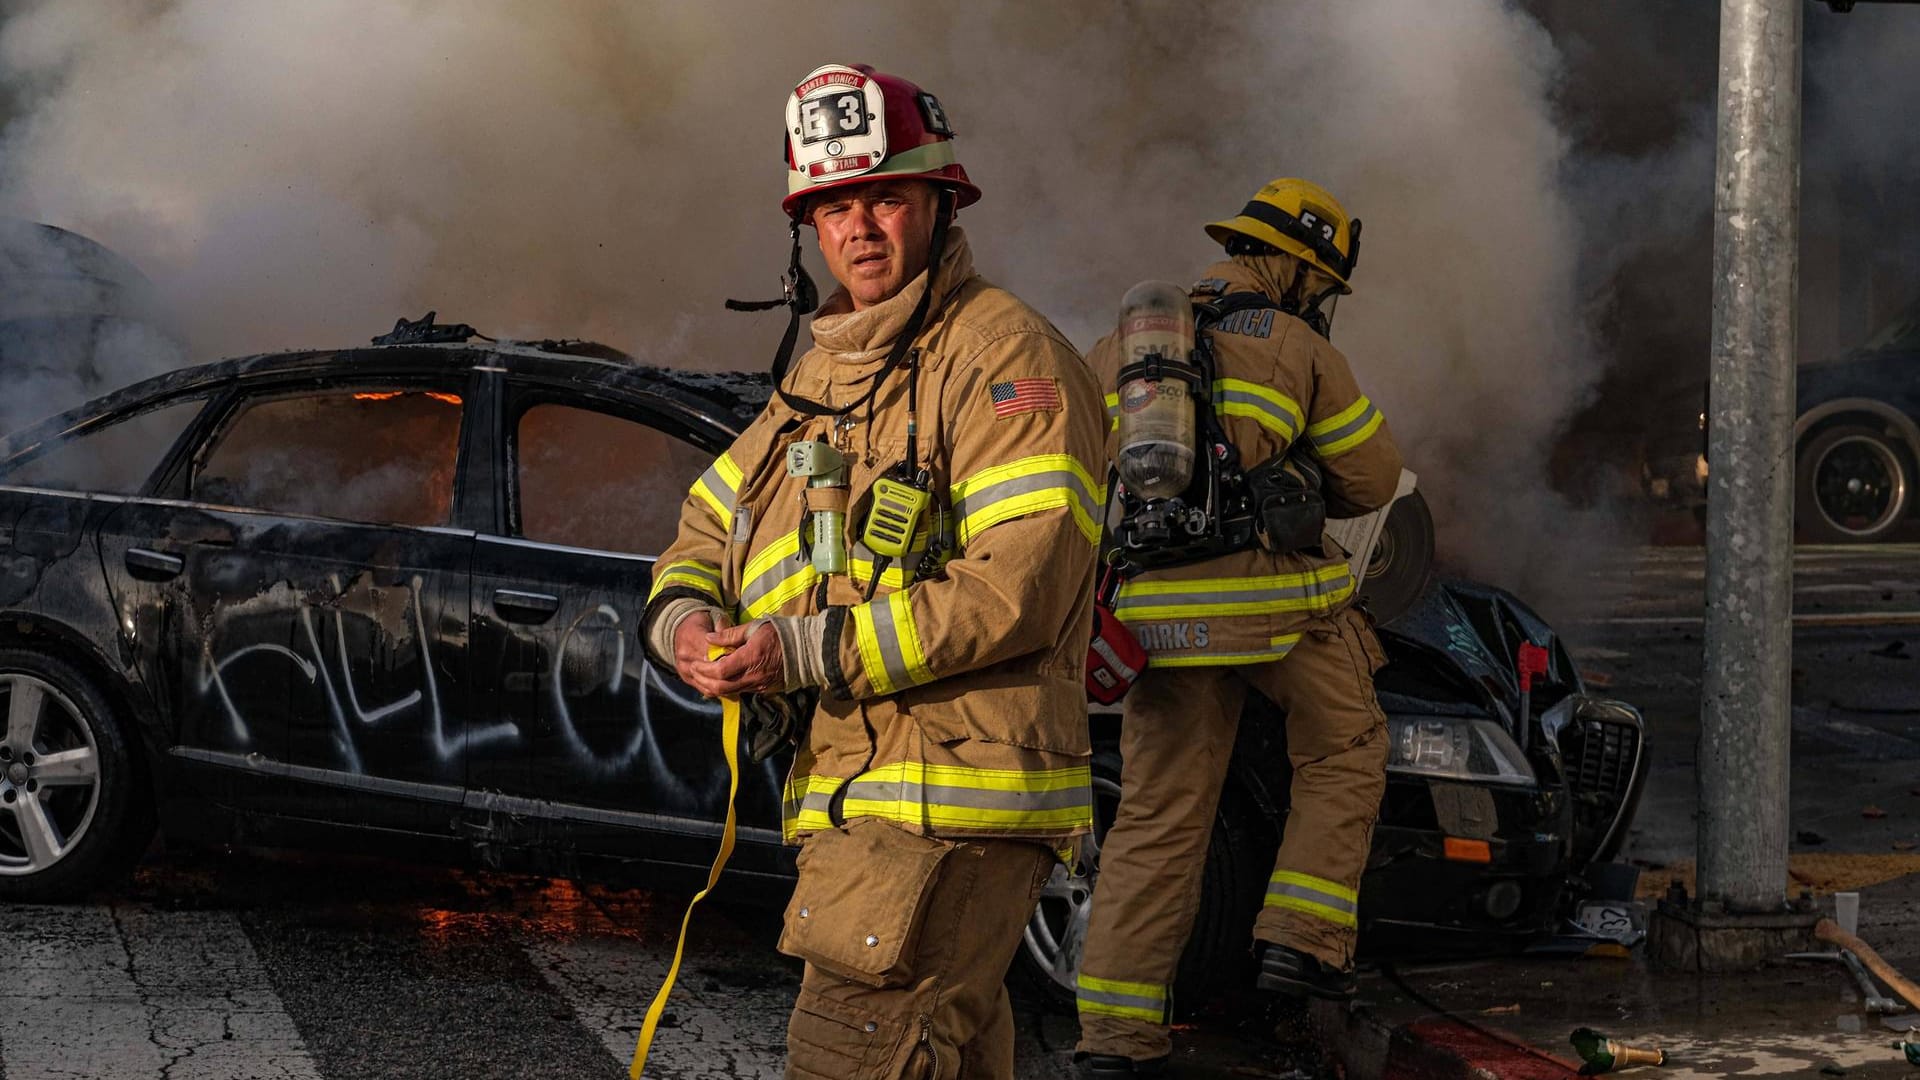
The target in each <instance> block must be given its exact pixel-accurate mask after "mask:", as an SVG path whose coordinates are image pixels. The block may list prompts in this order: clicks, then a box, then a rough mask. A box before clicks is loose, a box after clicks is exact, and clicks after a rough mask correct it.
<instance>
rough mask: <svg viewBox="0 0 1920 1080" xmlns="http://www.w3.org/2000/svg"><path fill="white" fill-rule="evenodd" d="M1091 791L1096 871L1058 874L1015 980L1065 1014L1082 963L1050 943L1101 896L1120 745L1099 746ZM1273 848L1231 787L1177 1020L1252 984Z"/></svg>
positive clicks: (1211, 852)
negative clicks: (1063, 956) (1255, 938)
mask: <svg viewBox="0 0 1920 1080" xmlns="http://www.w3.org/2000/svg"><path fill="white" fill-rule="evenodd" d="M1093 790H1094V838H1093V840H1092V842H1091V843H1090V845H1089V847H1090V849H1091V851H1090V853H1089V857H1088V859H1087V860H1085V861H1086V862H1088V863H1092V864H1094V867H1095V868H1094V869H1093V870H1092V871H1091V873H1090V874H1077V875H1072V876H1069V875H1068V874H1067V872H1066V868H1065V867H1057V868H1056V869H1055V871H1054V881H1053V883H1052V884H1050V885H1049V886H1048V889H1047V893H1046V895H1044V896H1043V897H1042V898H1041V901H1040V905H1039V906H1038V907H1037V908H1036V909H1035V911H1034V914H1033V916H1032V919H1031V920H1030V922H1029V924H1028V929H1027V933H1026V935H1025V937H1024V938H1023V939H1022V941H1021V944H1020V948H1019V950H1018V951H1017V952H1016V953H1015V956H1014V963H1013V970H1012V972H1011V973H1010V976H1009V982H1010V983H1011V984H1012V987H1013V989H1014V991H1015V993H1016V994H1018V995H1019V996H1020V997H1021V998H1022V999H1023V1000H1037V1001H1039V1002H1041V1003H1043V1004H1045V1005H1046V1006H1048V1007H1050V1008H1052V1009H1054V1010H1057V1011H1060V1012H1072V1011H1073V1009H1074V984H1073V977H1074V975H1076V974H1077V973H1078V970H1079V965H1078V962H1077V958H1075V960H1074V961H1073V962H1072V963H1070V964H1069V963H1063V962H1061V961H1060V958H1059V954H1058V952H1057V950H1056V949H1054V948H1053V947H1052V946H1053V944H1054V943H1056V942H1058V941H1059V940H1060V938H1061V935H1062V933H1063V930H1064V927H1065V924H1066V922H1067V921H1068V918H1069V917H1071V916H1072V915H1075V914H1078V915H1079V916H1080V917H1082V918H1084V913H1085V911H1086V909H1087V905H1088V904H1089V903H1090V902H1091V898H1092V896H1093V895H1095V894H1096V893H1097V889H1096V888H1095V886H1096V885H1097V882H1098V878H1099V871H1098V868H1097V863H1098V851H1099V846H1100V844H1101V843H1102V842H1103V841H1105V839H1106V834H1107V830H1108V829H1109V828H1110V827H1111V826H1112V825H1113V818H1114V812H1115V810H1116V809H1117V808H1118V807H1119V792H1120V750H1119V747H1118V746H1115V745H1113V744H1111V743H1106V744H1098V743H1097V744H1096V745H1095V747H1094V752H1093ZM1275 843H1276V841H1275V839H1274V834H1273V832H1272V830H1271V829H1270V828H1268V827H1266V824H1265V822H1264V820H1263V819H1262V818H1261V817H1260V816H1259V814H1258V812H1257V811H1256V810H1255V809H1254V808H1253V807H1252V805H1251V800H1249V799H1247V798H1245V797H1244V796H1242V795H1241V794H1240V793H1239V792H1238V791H1236V790H1234V788H1233V787H1232V785H1231V782H1229V786H1228V789H1227V790H1226V791H1225V792H1223V793H1222V795H1221V799H1220V808H1219V810H1218V811H1217V812H1216V813H1215V815H1214V821H1213V836H1212V838H1211V841H1210V843H1209V844H1208V847H1207V860H1206V863H1205V865H1204V867H1203V869H1202V871H1201V888H1200V908H1199V911H1198V912H1197V913H1196V916H1195V918H1194V923H1193V930H1192V933H1191V934H1190V935H1189V936H1188V938H1187V946H1186V950H1185V951H1184V952H1183V953H1182V954H1181V957H1180V963H1179V968H1178V971H1177V972H1176V974H1175V977H1174V993H1173V1000H1174V1008H1175V1011H1176V1016H1184V1015H1186V1014H1188V1013H1189V1012H1190V1011H1191V1010H1192V1009H1193V1008H1194V1007H1195V1006H1198V1005H1200V1004H1202V1003H1204V1002H1206V1001H1207V1000H1208V999H1210V998H1212V997H1213V996H1214V995H1216V994H1218V993H1220V992H1222V991H1226V990H1232V989H1235V988H1241V987H1249V986H1252V984H1253V963H1254V961H1253V951H1252V933H1253V919H1254V916H1255V915H1256V914H1258V912H1259V908H1260V901H1261V898H1262V896H1264V894H1265V885H1266V880H1267V877H1268V874H1269V872H1270V871H1271V870H1272V868H1273V854H1274V848H1275Z"/></svg>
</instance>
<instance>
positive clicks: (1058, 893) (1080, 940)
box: [1020, 776, 1120, 994]
mask: <svg viewBox="0 0 1920 1080" xmlns="http://www.w3.org/2000/svg"><path fill="white" fill-rule="evenodd" d="M1093 800H1094V815H1093V833H1092V835H1090V836H1088V837H1087V838H1086V840H1085V841H1084V843H1083V846H1082V851H1081V856H1080V865H1079V866H1077V867H1073V868H1071V869H1069V868H1068V867H1066V866H1064V865H1056V866H1055V867H1054V868H1053V877H1051V878H1050V879H1048V881H1047V884H1046V888H1045V889H1043V890H1042V891H1041V893H1040V902H1039V904H1037V905H1036V906H1035V907H1034V909H1033V915H1032V916H1031V917H1030V918H1028V920H1027V930H1026V933H1025V934H1024V935H1023V937H1022V940H1021V944H1020V947H1021V948H1023V949H1025V950H1026V952H1027V958H1028V959H1029V960H1032V961H1033V962H1034V964H1035V966H1037V967H1038V968H1039V969H1040V970H1041V971H1044V972H1046V974H1047V978H1048V979H1050V980H1051V981H1052V982H1053V983H1054V984H1055V985H1056V986H1059V987H1061V988H1063V989H1064V990H1066V992H1067V993H1068V994H1072V993H1073V992H1074V991H1075V989H1076V987H1077V979H1078V976H1079V974H1080V960H1081V957H1082V955H1083V954H1084V953H1085V951H1086V945H1087V922H1088V919H1089V918H1090V917H1091V916H1092V914H1093V884H1094V880H1095V879H1096V878H1098V877H1099V875H1100V871H1099V866H1100V845H1101V842H1102V841H1104V840H1105V839H1106V836H1107V830H1108V828H1110V827H1111V826H1112V824H1113V815H1114V812H1115V810H1117V809H1118V807H1119V805H1120V785H1119V784H1118V783H1116V782H1114V781H1113V780H1111V779H1109V778H1107V777H1104V776H1095V777H1094V778H1093Z"/></svg>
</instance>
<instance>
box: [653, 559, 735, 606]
mask: <svg viewBox="0 0 1920 1080" xmlns="http://www.w3.org/2000/svg"><path fill="white" fill-rule="evenodd" d="M673 586H679V587H681V588H687V589H693V590H694V591H696V592H699V593H702V594H704V595H707V596H711V597H713V601H714V603H716V604H720V603H723V601H722V600H721V598H720V568H719V567H717V566H715V565H713V564H712V563H704V562H700V561H698V560H694V559H685V560H681V561H679V562H672V563H668V564H667V565H665V566H656V567H655V568H654V571H653V588H652V589H651V590H649V591H648V593H647V603H649V604H651V603H653V598H654V597H656V596H659V595H660V593H661V591H662V590H665V589H667V588H670V587H673Z"/></svg>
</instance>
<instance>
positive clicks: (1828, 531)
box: [1644, 300, 1920, 544]
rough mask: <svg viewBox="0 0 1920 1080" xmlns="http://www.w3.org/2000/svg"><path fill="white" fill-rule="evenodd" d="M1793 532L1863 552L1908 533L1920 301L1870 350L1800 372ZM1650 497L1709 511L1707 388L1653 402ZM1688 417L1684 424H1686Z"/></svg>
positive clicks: (1919, 438)
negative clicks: (1859, 547)
mask: <svg viewBox="0 0 1920 1080" xmlns="http://www.w3.org/2000/svg"><path fill="white" fill-rule="evenodd" d="M1795 402H1796V404H1795V415H1796V417H1797V419H1796V420H1795V422H1794V491H1793V495H1794V526H1795V528H1796V530H1797V531H1798V532H1799V534H1800V536H1801V538H1802V539H1804V540H1808V541H1812V542H1816V543H1839V544H1863V543H1875V542H1880V541H1886V540H1891V539H1893V538H1895V537H1896V536H1898V535H1899V534H1900V533H1901V531H1902V530H1903V529H1904V528H1906V527H1907V522H1908V520H1909V519H1910V518H1911V517H1912V516H1913V513H1914V510H1915V507H1916V504H1920V499H1916V497H1915V491H1916V486H1917V485H1920V300H1917V301H1915V302H1914V303H1913V304H1912V305H1909V306H1908V307H1907V309H1906V310H1905V311H1902V312H1901V313H1900V314H1899V315H1898V316H1896V317H1895V318H1894V319H1892V320H1891V321H1889V322H1888V323H1887V324H1886V325H1884V326H1882V327H1881V328H1880V330H1879V331H1878V332H1877V333H1875V334H1874V335H1873V337H1872V338H1870V339H1869V340H1868V341H1867V342H1866V343H1865V344H1864V345H1861V346H1859V347H1858V348H1855V349H1851V350H1848V351H1847V352H1844V353H1841V354H1839V355H1838V356H1834V357H1831V358H1829V359H1826V360H1821V361H1816V362H1813V363H1806V364H1802V365H1800V367H1799V368H1798V370H1797V389H1796V392H1795ZM1655 413H1656V415H1657V416H1658V417H1661V418H1663V419H1661V420H1660V421H1658V422H1656V425H1655V428H1654V430H1653V431H1652V433H1651V434H1650V435H1649V436H1648V440H1647V444H1646V456H1645V470H1644V479H1645V481H1646V490H1647V494H1648V495H1649V496H1650V497H1652V498H1653V499H1654V500H1655V501H1656V502H1659V503H1663V504H1666V505H1676V506H1688V507H1696V508H1698V507H1702V506H1705V504H1706V497H1707V493H1706V478H1707V461H1706V423H1707V420H1706V417H1707V392H1706V387H1705V385H1704V384H1698V383H1696V384H1694V385H1693V386H1692V387H1690V388H1688V389H1686V390H1684V391H1681V392H1679V393H1676V394H1672V395H1669V396H1668V397H1667V398H1665V399H1662V402H1661V403H1659V404H1656V406H1655ZM1683 416H1684V417H1685V418H1686V419H1685V420H1684V421H1683V420H1682V419H1681V417H1683Z"/></svg>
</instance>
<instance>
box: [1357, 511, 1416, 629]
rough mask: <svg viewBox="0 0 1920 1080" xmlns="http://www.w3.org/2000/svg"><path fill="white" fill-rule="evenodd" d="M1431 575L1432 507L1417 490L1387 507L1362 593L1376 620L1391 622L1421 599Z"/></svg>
mask: <svg viewBox="0 0 1920 1080" xmlns="http://www.w3.org/2000/svg"><path fill="white" fill-rule="evenodd" d="M1432 578H1433V511H1431V510H1429V509H1428V508H1427V499H1426V496H1424V495H1422V494H1420V492H1418V491H1415V492H1413V493H1412V494H1410V495H1408V496H1407V497H1406V498H1404V499H1401V500H1399V501H1398V502H1396V503H1394V504H1393V508H1392V509H1391V510H1389V511H1387V524H1386V527H1385V528H1383V529H1381V530H1380V539H1379V541H1378V542H1377V543H1375V544H1374V545H1373V555H1372V557H1371V558H1369V559H1368V561H1367V579H1366V580H1365V581H1363V582H1361V584H1360V596H1361V598H1362V599H1364V600H1365V601H1366V602H1367V608H1368V610H1370V611H1372V612H1373V617H1374V620H1375V621H1376V622H1382V623H1385V622H1391V621H1392V620H1393V619H1394V618H1395V617H1396V616H1398V615H1399V614H1400V613H1401V612H1404V611H1406V610H1407V609H1408V608H1410V607H1412V606H1413V605H1414V602H1415V601H1417V600H1419V599H1420V595H1421V594H1422V593H1424V592H1426V591H1427V583H1428V581H1430V580H1431V579H1432Z"/></svg>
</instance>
